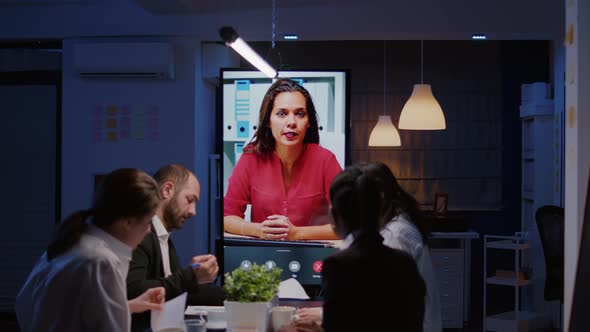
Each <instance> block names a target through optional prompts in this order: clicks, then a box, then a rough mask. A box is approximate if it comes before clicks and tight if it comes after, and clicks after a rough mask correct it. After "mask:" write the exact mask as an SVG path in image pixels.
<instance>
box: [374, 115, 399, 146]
mask: <svg viewBox="0 0 590 332" xmlns="http://www.w3.org/2000/svg"><path fill="white" fill-rule="evenodd" d="M401 145H402V143H401V140H400V138H399V133H398V131H397V129H395V126H394V125H393V122H392V121H391V117H390V116H389V115H381V116H379V120H378V121H377V125H375V128H373V131H372V132H371V136H369V146H401Z"/></svg>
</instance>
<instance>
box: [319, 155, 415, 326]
mask: <svg viewBox="0 0 590 332" xmlns="http://www.w3.org/2000/svg"><path fill="white" fill-rule="evenodd" d="M330 197H331V198H332V208H331V212H332V215H333V217H334V230H335V232H336V234H338V235H340V236H341V237H343V238H345V237H348V236H353V237H354V240H353V242H352V243H351V244H350V246H349V247H348V248H347V249H344V250H342V251H340V252H338V253H336V254H334V255H333V256H331V257H329V258H327V259H326V261H325V262H324V266H323V271H322V278H323V284H324V290H325V300H324V314H323V322H322V327H323V328H324V330H325V331H362V330H365V329H366V328H367V326H370V327H371V329H372V330H375V331H404V332H412V331H422V320H423V316H424V296H425V294H426V290H425V285H424V281H423V280H422V278H421V277H420V274H419V273H418V269H417V267H416V263H415V262H414V260H413V259H412V257H410V256H409V255H408V254H406V253H404V252H403V251H400V250H397V249H392V248H389V247H387V246H385V245H384V244H383V237H382V236H381V234H380V233H379V231H380V229H381V225H382V222H381V216H382V215H383V214H384V211H385V209H387V207H388V205H389V204H388V203H387V202H386V201H385V200H384V199H383V197H382V194H381V190H380V183H379V179H378V178H377V177H376V176H375V175H374V174H372V173H370V172H367V171H366V169H364V168H363V167H359V166H353V167H348V168H346V169H345V170H344V171H343V172H342V173H341V174H339V175H338V176H336V178H335V179H334V182H333V183H332V186H331V188H330ZM367 324H368V325H367Z"/></svg>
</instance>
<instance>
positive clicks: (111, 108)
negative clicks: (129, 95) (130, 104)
mask: <svg viewBox="0 0 590 332" xmlns="http://www.w3.org/2000/svg"><path fill="white" fill-rule="evenodd" d="M107 115H108V116H115V115H117V106H113V105H109V106H107Z"/></svg>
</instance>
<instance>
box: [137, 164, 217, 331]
mask: <svg viewBox="0 0 590 332" xmlns="http://www.w3.org/2000/svg"><path fill="white" fill-rule="evenodd" d="M154 179H155V180H156V181H157V182H158V185H159V188H160V193H161V195H162V198H163V199H162V203H161V204H160V206H158V209H157V210H156V214H155V215H154V217H153V218H152V227H151V233H150V234H148V235H147V236H146V237H145V238H144V240H143V242H142V243H141V244H140V245H139V246H138V247H137V249H135V250H134V251H133V258H132V260H131V263H130V264H129V273H128V275H127V296H128V298H134V297H136V296H137V295H140V294H142V293H143V292H144V291H145V290H147V289H149V288H152V287H157V286H162V287H164V288H165V289H166V301H168V300H170V299H172V298H174V297H176V296H178V295H180V294H182V293H184V292H187V293H188V298H187V303H188V304H189V305H223V301H224V300H225V293H224V292H223V290H222V289H221V288H220V287H218V286H215V285H213V284H211V282H212V281H214V280H215V278H216V277H217V273H218V271H219V266H218V265H217V259H216V258H215V256H213V255H200V256H194V257H193V258H192V260H191V264H187V265H186V266H184V267H183V266H181V265H180V262H179V260H178V255H177V254H176V250H175V248H174V245H173V243H172V241H171V240H170V234H171V232H172V231H173V230H177V229H180V228H182V225H183V224H184V222H185V221H186V220H187V219H190V218H192V217H194V216H195V215H196V204H197V202H198V201H199V197H200V192H201V189H200V185H199V181H198V180H197V177H196V176H195V175H194V174H193V173H192V172H191V171H189V170H188V169H186V168H185V167H183V166H180V165H176V164H170V165H166V166H163V167H162V168H160V169H159V170H158V171H157V172H156V174H155V175H154ZM194 263H199V264H200V266H199V267H197V268H192V267H191V265H192V264H194ZM136 294H137V295H136ZM149 327H150V313H149V312H146V313H142V314H135V315H133V317H132V324H131V330H132V331H134V332H135V331H137V332H140V331H141V332H143V331H145V330H146V329H148V328H149Z"/></svg>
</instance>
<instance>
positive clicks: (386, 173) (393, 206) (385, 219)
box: [360, 162, 428, 243]
mask: <svg viewBox="0 0 590 332" xmlns="http://www.w3.org/2000/svg"><path fill="white" fill-rule="evenodd" d="M360 168H361V170H362V171H363V172H364V173H366V174H367V175H369V176H370V177H371V178H374V179H377V180H378V181H379V183H380V185H379V187H380V190H381V192H382V194H381V196H382V197H383V200H384V201H385V203H386V205H385V208H384V211H383V215H382V218H381V222H382V224H381V227H385V225H387V223H389V222H390V221H391V219H393V217H396V216H398V215H400V214H406V215H407V216H408V219H409V221H410V222H411V223H413V224H414V226H416V228H417V229H418V231H419V232H420V234H421V235H422V242H423V243H424V242H426V239H427V235H428V228H427V227H426V225H425V224H424V222H423V221H422V218H421V217H420V208H419V205H418V202H417V201H416V199H415V198H414V197H413V196H412V195H410V194H408V193H407V192H406V191H405V190H404V189H403V188H402V187H401V186H400V185H399V183H398V182H397V180H396V178H395V176H394V175H393V173H392V172H391V170H390V169H389V167H387V165H385V164H384V163H382V162H371V163H364V164H362V165H361V166H360ZM388 202H389V204H387V203H388Z"/></svg>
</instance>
